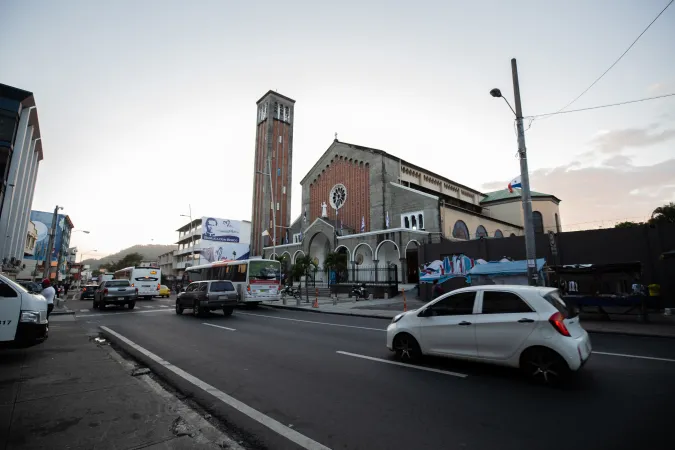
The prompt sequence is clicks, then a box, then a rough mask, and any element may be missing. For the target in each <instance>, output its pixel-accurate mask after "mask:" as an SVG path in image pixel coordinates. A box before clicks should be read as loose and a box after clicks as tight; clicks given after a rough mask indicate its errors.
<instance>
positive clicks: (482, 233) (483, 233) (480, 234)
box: [476, 225, 488, 239]
mask: <svg viewBox="0 0 675 450" xmlns="http://www.w3.org/2000/svg"><path fill="white" fill-rule="evenodd" d="M486 237H488V232H487V230H486V229H485V227H484V226H483V225H478V228H476V239H480V238H486Z"/></svg>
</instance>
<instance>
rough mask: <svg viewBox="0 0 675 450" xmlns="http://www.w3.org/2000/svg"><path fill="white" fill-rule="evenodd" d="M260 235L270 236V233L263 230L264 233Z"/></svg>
mask: <svg viewBox="0 0 675 450" xmlns="http://www.w3.org/2000/svg"><path fill="white" fill-rule="evenodd" d="M262 235H263V236H269V235H270V232H269V231H267V230H264V231H263V232H262Z"/></svg>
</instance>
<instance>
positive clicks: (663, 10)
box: [557, 0, 675, 113]
mask: <svg viewBox="0 0 675 450" xmlns="http://www.w3.org/2000/svg"><path fill="white" fill-rule="evenodd" d="M674 1H675V0H670V2H669V3H668V4H667V5H666V7H665V8H663V9H662V10H661V12H660V13H659V14H658V15H657V16H656V17H655V18H654V20H652V21H651V22H650V23H649V25H647V28H645V29H644V30H643V31H642V33H640V35H639V36H638V37H637V38H635V40H634V41H633V43H632V44H630V45H629V46H628V48H627V49H626V51H624V52H623V53H622V54H621V56H619V58H618V59H617V60H616V61H614V63H613V64H612V65H611V66H609V68H608V69H607V70H605V71H604V72H603V73H602V75H600V76H599V77H598V78H596V79H595V81H594V82H592V83H591V85H590V86H588V87H587V88H586V89H584V91H583V92H582V93H581V94H579V95H577V97H576V98H575V99H574V100H572V101H571V102H569V103H568V104H566V105H565V106H563V107H562V108H560V109H559V110H558V111H557V112H558V113H559V112H562V111H563V110H565V109H567V108H568V107H570V106H571V105H572V103H574V102H576V101H577V100H579V99H580V98H581V97H582V96H583V95H584V94H585V93H586V92H588V91H589V90H590V89H591V88H592V87H593V86H595V84H596V83H597V82H598V81H600V80H601V79H602V77H604V76H605V75H607V72H609V71H610V70H612V68H613V67H614V66H616V65H617V63H618V62H619V61H621V59H622V58H623V57H624V56H626V53H628V52H629V51H630V49H631V48H633V46H634V45H635V44H636V43H637V41H638V40H640V38H641V37H642V35H643V34H645V33H646V32H647V30H649V28H650V27H651V26H652V25H653V24H654V22H656V20H657V19H658V18H659V17H661V14H663V13H664V12H665V11H666V9H668V7H669V6H670V5H672V4H673V2H674Z"/></svg>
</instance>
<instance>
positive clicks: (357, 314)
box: [261, 303, 403, 320]
mask: <svg viewBox="0 0 675 450" xmlns="http://www.w3.org/2000/svg"><path fill="white" fill-rule="evenodd" d="M261 306H268V307H270V308H277V309H289V310H291V311H304V312H311V313H319V314H333V315H334V316H350V317H367V318H369V319H382V320H391V319H393V318H394V316H391V317H382V316H376V315H373V314H361V313H356V314H355V313H348V312H339V311H321V309H307V308H303V307H300V306H287V305H268V304H266V303H263V304H262V305H261ZM400 312H403V311H400Z"/></svg>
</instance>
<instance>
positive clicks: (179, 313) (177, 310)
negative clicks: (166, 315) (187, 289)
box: [176, 302, 183, 316]
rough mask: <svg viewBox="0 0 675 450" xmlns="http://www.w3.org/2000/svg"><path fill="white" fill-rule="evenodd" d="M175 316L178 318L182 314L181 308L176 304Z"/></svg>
mask: <svg viewBox="0 0 675 450" xmlns="http://www.w3.org/2000/svg"><path fill="white" fill-rule="evenodd" d="M176 314H178V315H179V316H180V315H181V314H183V307H182V306H181V305H180V304H179V303H178V302H176Z"/></svg>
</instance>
